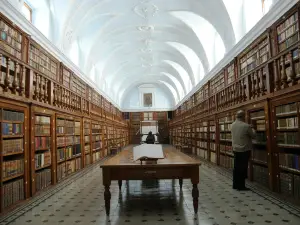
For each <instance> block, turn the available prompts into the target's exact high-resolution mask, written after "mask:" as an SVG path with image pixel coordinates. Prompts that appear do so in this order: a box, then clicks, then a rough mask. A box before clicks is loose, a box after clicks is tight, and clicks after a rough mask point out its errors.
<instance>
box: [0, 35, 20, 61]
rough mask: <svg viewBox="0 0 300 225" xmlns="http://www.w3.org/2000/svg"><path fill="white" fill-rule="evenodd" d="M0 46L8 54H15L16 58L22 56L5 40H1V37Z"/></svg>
mask: <svg viewBox="0 0 300 225" xmlns="http://www.w3.org/2000/svg"><path fill="white" fill-rule="evenodd" d="M1 33H2V32H1ZM0 48H1V49H3V50H4V51H6V52H8V53H9V54H11V55H13V56H15V57H16V58H18V59H21V57H22V54H21V52H20V51H18V50H16V49H14V48H13V47H12V46H11V45H9V44H8V43H7V42H4V41H1V39H0Z"/></svg>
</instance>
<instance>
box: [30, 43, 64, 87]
mask: <svg viewBox="0 0 300 225" xmlns="http://www.w3.org/2000/svg"><path fill="white" fill-rule="evenodd" d="M28 64H29V65H30V66H32V67H33V68H34V69H36V70H37V71H39V72H41V73H42V74H44V75H45V76H47V77H48V78H50V79H52V80H55V81H59V76H58V74H59V73H58V72H59V62H58V61H57V60H56V59H55V58H54V57H53V56H51V55H49V54H48V53H47V51H45V50H44V49H43V48H42V47H41V46H40V45H39V44H37V43H36V42H35V41H33V40H30V43H29V57H28Z"/></svg>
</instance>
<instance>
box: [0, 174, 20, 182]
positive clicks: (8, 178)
mask: <svg viewBox="0 0 300 225" xmlns="http://www.w3.org/2000/svg"><path fill="white" fill-rule="evenodd" d="M22 176H24V173H20V174H16V175H13V176H9V177H5V178H3V179H2V182H7V181H10V180H13V179H16V178H19V177H22Z"/></svg>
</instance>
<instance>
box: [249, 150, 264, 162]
mask: <svg viewBox="0 0 300 225" xmlns="http://www.w3.org/2000/svg"><path fill="white" fill-rule="evenodd" d="M252 158H253V159H254V160H257V161H261V162H267V161H268V153H267V151H265V150H258V149H253V151H252Z"/></svg>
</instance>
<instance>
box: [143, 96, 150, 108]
mask: <svg viewBox="0 0 300 225" xmlns="http://www.w3.org/2000/svg"><path fill="white" fill-rule="evenodd" d="M151 106H152V93H144V107H151Z"/></svg>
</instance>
